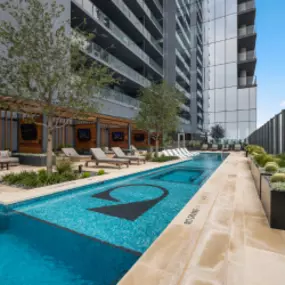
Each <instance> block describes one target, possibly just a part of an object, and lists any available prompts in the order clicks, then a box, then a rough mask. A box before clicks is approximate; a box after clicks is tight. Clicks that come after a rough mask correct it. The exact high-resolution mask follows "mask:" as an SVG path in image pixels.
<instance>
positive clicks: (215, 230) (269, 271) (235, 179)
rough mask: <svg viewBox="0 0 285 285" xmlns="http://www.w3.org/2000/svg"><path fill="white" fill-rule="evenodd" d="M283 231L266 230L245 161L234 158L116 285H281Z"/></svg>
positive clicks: (241, 157) (284, 259) (240, 156)
mask: <svg viewBox="0 0 285 285" xmlns="http://www.w3.org/2000/svg"><path fill="white" fill-rule="evenodd" d="M284 280H285V231H281V230H273V229H270V228H269V225H268V222H267V219H266V217H265V214H264V211H263V208H262V206H261V203H260V200H259V198H258V196H257V191H256V189H255V185H254V182H253V179H252V176H251V172H250V169H249V165H248V161H247V158H245V157H244V154H242V153H232V154H231V155H230V156H228V158H227V159H226V161H225V162H224V163H223V164H222V165H221V166H220V167H219V168H218V169H217V171H216V172H215V173H214V174H213V175H212V176H211V178H210V179H209V180H208V181H207V182H206V183H205V184H204V185H203V187H202V188H201V189H200V190H199V192H197V194H196V195H195V196H194V197H193V198H192V199H191V200H190V202H189V203H188V204H187V205H186V206H185V207H184V208H183V209H182V211H181V212H180V213H179V214H178V215H177V216H176V218H175V219H174V220H173V221H172V222H171V223H170V224H169V226H168V227H167V228H166V229H165V231H164V232H163V233H162V234H161V235H160V236H159V237H158V239H156V241H155V242H154V243H153V244H152V245H151V247H150V248H149V249H148V250H147V251H146V252H145V253H144V254H143V256H142V257H141V258H140V259H139V260H138V262H137V263H136V264H135V265H134V266H133V267H132V268H131V270H130V271H129V272H128V273H127V274H126V275H125V276H124V278H123V279H122V280H121V281H120V282H119V283H118V284H119V285H146V284H147V285H174V284H175V285H178V284H179V285H222V284H223V285H226V284H227V285H281V284H284V282H285V281H284Z"/></svg>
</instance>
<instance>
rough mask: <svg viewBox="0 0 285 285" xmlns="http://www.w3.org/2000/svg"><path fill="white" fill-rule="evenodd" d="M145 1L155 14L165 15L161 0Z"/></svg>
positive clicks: (157, 15)
mask: <svg viewBox="0 0 285 285" xmlns="http://www.w3.org/2000/svg"><path fill="white" fill-rule="evenodd" d="M132 1H133V0H132ZM145 2H146V3H147V5H148V6H149V8H150V10H151V11H152V12H153V14H154V15H155V16H156V17H158V18H162V16H163V8H162V6H161V4H160V2H159V0H145Z"/></svg>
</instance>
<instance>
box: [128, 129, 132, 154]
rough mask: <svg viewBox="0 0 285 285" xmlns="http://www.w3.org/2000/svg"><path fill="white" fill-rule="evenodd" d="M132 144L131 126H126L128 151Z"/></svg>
mask: <svg viewBox="0 0 285 285" xmlns="http://www.w3.org/2000/svg"><path fill="white" fill-rule="evenodd" d="M131 144H132V125H131V124H128V149H131Z"/></svg>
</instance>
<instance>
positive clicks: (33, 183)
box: [2, 160, 105, 189]
mask: <svg viewBox="0 0 285 285" xmlns="http://www.w3.org/2000/svg"><path fill="white" fill-rule="evenodd" d="M104 174H105V171H104V170H99V171H98V172H97V175H104ZM89 177H91V173H90V172H86V171H85V172H82V173H79V172H76V171H74V170H73V166H72V164H71V163H70V161H68V160H62V161H60V162H58V163H57V165H56V172H52V173H48V172H47V170H45V169H41V170H39V171H37V172H36V171H22V172H20V173H10V174H7V175H5V176H3V177H2V183H4V184H6V185H11V186H16V187H20V188H24V189H32V188H38V187H44V186H49V185H54V184H58V183H63V182H68V181H73V180H77V179H84V178H89Z"/></svg>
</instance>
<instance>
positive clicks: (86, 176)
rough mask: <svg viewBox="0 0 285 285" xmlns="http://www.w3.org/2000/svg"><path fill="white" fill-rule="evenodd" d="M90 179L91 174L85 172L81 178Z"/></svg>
mask: <svg viewBox="0 0 285 285" xmlns="http://www.w3.org/2000/svg"><path fill="white" fill-rule="evenodd" d="M89 177H91V173H90V172H83V173H82V174H81V178H89Z"/></svg>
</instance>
